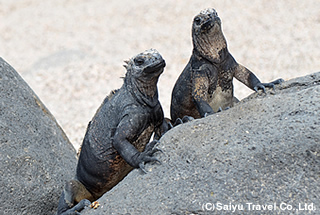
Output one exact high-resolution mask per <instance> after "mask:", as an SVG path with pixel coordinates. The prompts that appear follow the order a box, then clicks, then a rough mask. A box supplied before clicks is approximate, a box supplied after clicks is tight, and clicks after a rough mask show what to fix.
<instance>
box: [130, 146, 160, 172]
mask: <svg viewBox="0 0 320 215" xmlns="http://www.w3.org/2000/svg"><path fill="white" fill-rule="evenodd" d="M157 143H159V141H157V140H153V141H152V142H150V143H148V144H147V145H146V148H145V149H144V151H143V152H141V153H139V155H138V156H137V158H136V160H137V163H139V168H140V169H141V170H142V171H143V172H144V173H147V170H146V169H145V166H144V164H145V163H149V162H153V161H156V162H158V163H160V164H161V161H160V160H158V158H155V157H152V156H153V154H154V153H156V152H159V151H160V152H162V150H161V149H159V148H157V147H155V145H156V144H157Z"/></svg>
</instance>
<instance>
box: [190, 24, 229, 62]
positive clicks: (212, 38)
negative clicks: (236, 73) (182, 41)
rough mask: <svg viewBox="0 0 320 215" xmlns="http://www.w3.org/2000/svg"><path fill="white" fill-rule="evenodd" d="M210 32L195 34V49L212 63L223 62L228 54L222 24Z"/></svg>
mask: <svg viewBox="0 0 320 215" xmlns="http://www.w3.org/2000/svg"><path fill="white" fill-rule="evenodd" d="M213 28H214V29H211V30H210V32H207V33H201V34H199V35H193V49H194V52H196V53H198V54H199V55H201V56H202V57H204V58H206V59H207V60H209V61H211V62H212V63H221V62H223V61H224V60H225V58H226V56H227V54H228V48H227V41H226V39H225V37H224V35H223V33H222V30H221V26H215V27H213Z"/></svg>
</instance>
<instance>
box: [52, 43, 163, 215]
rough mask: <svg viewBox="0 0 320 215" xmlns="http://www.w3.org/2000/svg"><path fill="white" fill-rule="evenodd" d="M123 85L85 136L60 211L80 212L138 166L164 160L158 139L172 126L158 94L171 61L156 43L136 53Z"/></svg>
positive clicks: (67, 214)
mask: <svg viewBox="0 0 320 215" xmlns="http://www.w3.org/2000/svg"><path fill="white" fill-rule="evenodd" d="M125 67H126V68H127V73H126V76H125V78H124V84H123V86H122V87H121V88H120V89H119V90H117V91H113V92H112V93H111V94H110V95H109V96H108V97H107V98H106V99H105V100H104V102H103V103H102V105H101V106H100V108H99V109H98V110H97V112H96V114H95V116H94V117H93V119H92V121H91V122H90V123H89V125H88V128H87V131H86V134H85V137H84V139H83V143H82V147H81V152H80V156H79V160H78V165H77V171H76V176H75V179H74V180H71V181H69V182H67V184H66V185H65V188H64V191H63V192H62V194H61V197H60V200H59V206H58V215H71V214H79V213H78V211H80V210H82V209H83V208H84V207H85V206H88V205H89V204H90V201H94V200H96V199H98V198H99V197H101V196H102V195H103V194H104V193H105V192H107V191H109V190H110V189H111V188H112V187H114V186H115V185H116V184H117V183H118V182H119V181H121V180H122V179H123V178H124V177H125V176H126V175H127V174H128V173H129V172H130V171H131V170H132V169H133V168H140V169H142V170H143V171H145V169H144V163H147V162H152V161H158V160H157V159H156V158H155V157H152V155H153V154H154V153H155V152H156V151H158V149H157V148H155V144H156V143H157V141H152V142H150V143H148V142H149V140H150V137H151V135H152V134H153V133H155V137H156V139H158V138H159V137H160V136H161V135H162V134H163V133H164V132H165V131H166V130H167V129H168V124H167V123H166V122H165V120H164V116H163V110H162V107H161V105H160V103H159V100H158V90H157V82H158V78H159V76H160V75H161V73H162V72H163V70H164V67H165V61H164V60H163V58H162V57H161V55H160V54H159V53H158V52H157V51H156V50H154V49H150V50H147V51H145V52H143V53H141V54H138V55H137V56H135V57H133V58H131V59H130V60H129V61H128V62H127V65H126V66H125Z"/></svg>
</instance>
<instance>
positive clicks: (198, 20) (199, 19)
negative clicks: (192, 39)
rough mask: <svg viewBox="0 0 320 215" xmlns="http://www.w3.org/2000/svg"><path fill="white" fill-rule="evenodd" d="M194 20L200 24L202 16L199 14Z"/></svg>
mask: <svg viewBox="0 0 320 215" xmlns="http://www.w3.org/2000/svg"><path fill="white" fill-rule="evenodd" d="M194 22H195V23H196V24H197V25H199V24H200V22H201V18H200V17H198V16H197V17H196V18H194Z"/></svg>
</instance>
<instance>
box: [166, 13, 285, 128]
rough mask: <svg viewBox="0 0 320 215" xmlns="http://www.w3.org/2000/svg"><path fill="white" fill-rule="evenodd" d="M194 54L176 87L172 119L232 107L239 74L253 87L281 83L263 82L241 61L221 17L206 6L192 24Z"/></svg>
mask: <svg viewBox="0 0 320 215" xmlns="http://www.w3.org/2000/svg"><path fill="white" fill-rule="evenodd" d="M192 39H193V52H192V56H191V58H190V60H189V62H188V64H187V66H186V67H185V68H184V70H183V72H182V73H181V75H180V77H179V78H178V80H177V82H176V84H175V86H174V89H173V91H172V99H171V108H170V112H171V120H172V121H173V122H175V121H176V120H177V119H179V118H180V119H182V118H183V117H185V116H191V117H193V118H200V117H204V116H206V115H208V114H213V113H214V112H216V111H218V110H219V109H220V108H222V109H225V108H228V107H232V106H233V104H234V102H236V101H238V100H237V99H236V98H235V97H234V96H233V84H232V79H233V77H235V78H236V79H238V80H239V81H240V82H242V83H243V84H245V85H246V86H247V87H249V88H250V89H252V90H255V91H257V90H258V89H262V90H265V87H274V84H278V83H281V82H282V81H283V80H282V79H278V80H276V81H274V82H271V83H261V82H260V81H259V79H258V78H257V77H256V76H255V75H254V74H253V73H252V72H251V71H249V70H248V69H247V68H246V67H244V66H242V65H240V64H238V63H237V62H236V61H235V59H234V58H233V57H232V55H231V54H230V53H229V51H228V49H227V41H226V39H225V37H224V35H223V33H222V29H221V20H220V18H219V17H218V14H217V12H216V11H215V10H214V9H205V10H202V11H201V12H200V13H199V14H198V15H197V16H196V17H195V18H194V20H193V24H192Z"/></svg>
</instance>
